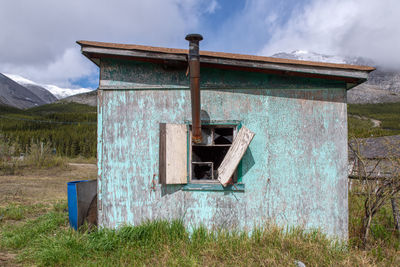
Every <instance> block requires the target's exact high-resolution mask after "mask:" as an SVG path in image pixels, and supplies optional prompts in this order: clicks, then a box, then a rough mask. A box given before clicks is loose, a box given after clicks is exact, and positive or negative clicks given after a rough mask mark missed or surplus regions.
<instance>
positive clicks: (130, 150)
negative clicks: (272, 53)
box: [98, 59, 348, 239]
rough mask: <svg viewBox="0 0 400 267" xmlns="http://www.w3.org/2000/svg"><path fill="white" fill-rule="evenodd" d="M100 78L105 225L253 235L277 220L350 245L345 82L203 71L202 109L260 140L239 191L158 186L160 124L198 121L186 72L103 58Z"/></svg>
mask: <svg viewBox="0 0 400 267" xmlns="http://www.w3.org/2000/svg"><path fill="white" fill-rule="evenodd" d="M100 71H101V77H102V79H104V80H110V81H112V83H109V84H110V85H112V87H109V88H104V89H105V90H102V88H100V90H99V101H98V103H99V104H98V105H99V107H98V110H99V115H98V125H99V126H98V135H99V136H98V153H99V155H98V164H99V186H98V190H99V195H98V196H99V200H98V201H99V224H100V226H103V227H111V228H114V227H118V226H119V225H122V224H133V225H137V224H140V223H141V222H143V221H145V220H148V219H150V220H153V219H160V218H163V219H175V218H181V219H183V220H184V222H185V223H186V225H187V226H189V227H191V226H197V225H199V224H203V225H205V226H206V227H208V228H209V229H213V228H227V229H246V230H251V229H252V228H253V227H254V226H261V225H264V224H265V223H266V222H274V223H277V224H279V225H283V226H304V227H305V228H320V229H322V230H323V231H324V232H326V233H327V234H329V235H332V236H337V237H339V238H342V239H346V238H347V235H348V232H347V231H348V230H347V227H348V209H347V116H346V112H347V110H346V103H345V102H346V90H345V84H344V83H343V82H338V81H332V80H323V79H311V78H299V77H287V76H278V75H268V74H262V73H248V72H241V71H230V70H221V69H211V68H202V70H201V75H202V78H201V79H202V91H201V106H202V110H204V111H205V112H207V114H208V116H209V117H210V119H211V120H214V121H229V120H235V121H240V122H241V123H242V124H243V125H245V126H246V127H247V128H249V129H250V130H251V131H253V132H254V133H255V137H254V139H253V141H252V142H251V144H250V146H249V149H248V150H247V152H246V153H245V156H244V157H243V160H242V164H241V170H240V172H241V173H242V180H241V183H243V184H244V186H243V187H244V188H243V190H241V192H234V191H193V190H188V191H187V190H183V188H182V186H180V185H174V186H165V185H160V184H159V183H158V169H159V163H158V159H159V155H158V153H159V124H160V123H185V122H186V121H190V119H191V107H190V92H189V90H188V89H187V88H186V87H187V85H188V82H189V79H188V77H186V75H185V72H186V69H185V68H183V69H173V70H169V69H167V70H166V69H165V68H163V66H161V65H157V64H153V63H138V62H133V61H122V60H112V59H102V60H101V70H100ZM126 83H135V87H134V88H132V89H129V88H127V87H126V86H123V85H126ZM141 83H142V84H145V85H146V86H144V88H140V84H141ZM138 84H139V87H138ZM149 84H153V85H154V86H155V87H156V85H160V84H162V85H171V87H170V88H158V89H157V88H149V87H148V86H147V85H149ZM179 86H184V88H183V87H182V88H178V87H179Z"/></svg>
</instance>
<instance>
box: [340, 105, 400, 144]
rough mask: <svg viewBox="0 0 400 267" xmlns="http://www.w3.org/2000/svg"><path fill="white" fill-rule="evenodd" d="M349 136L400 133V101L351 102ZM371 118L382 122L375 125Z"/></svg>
mask: <svg viewBox="0 0 400 267" xmlns="http://www.w3.org/2000/svg"><path fill="white" fill-rule="evenodd" d="M347 112H348V118H349V119H348V126H349V137H359V138H363V137H371V136H375V137H378V136H387V135H397V134H400V103H385V104H362V105H361V104H349V105H348V109H347ZM369 119H375V120H378V121H380V122H381V124H380V126H378V127H374V125H373V123H372V122H371V120H369Z"/></svg>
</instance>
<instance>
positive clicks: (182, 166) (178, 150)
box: [159, 123, 188, 184]
mask: <svg viewBox="0 0 400 267" xmlns="http://www.w3.org/2000/svg"><path fill="white" fill-rule="evenodd" d="M159 160H160V162H159V164H160V174H159V175H160V182H161V183H162V184H186V183H187V160H188V159H187V128H186V124H169V123H161V124H160V155H159Z"/></svg>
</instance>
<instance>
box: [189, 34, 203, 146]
mask: <svg viewBox="0 0 400 267" xmlns="http://www.w3.org/2000/svg"><path fill="white" fill-rule="evenodd" d="M185 39H186V40H188V41H189V56H188V60H189V73H190V96H191V101H192V141H193V143H196V144H198V143H201V120H200V53H199V42H200V41H201V40H203V36H201V35H200V34H188V35H186V38H185Z"/></svg>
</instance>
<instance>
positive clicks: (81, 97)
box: [58, 90, 97, 107]
mask: <svg viewBox="0 0 400 267" xmlns="http://www.w3.org/2000/svg"><path fill="white" fill-rule="evenodd" d="M58 102H61V103H70V102H73V103H78V104H85V105H89V106H92V107H96V106H97V90H94V91H91V92H88V93H83V94H77V95H73V96H69V97H66V98H63V99H61V100H59V101H58Z"/></svg>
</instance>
